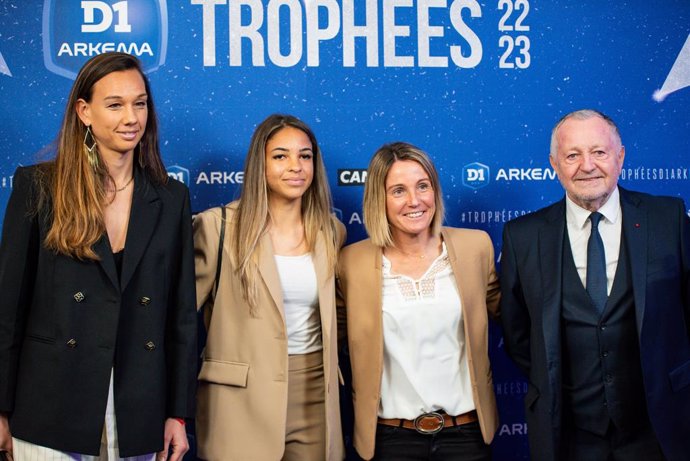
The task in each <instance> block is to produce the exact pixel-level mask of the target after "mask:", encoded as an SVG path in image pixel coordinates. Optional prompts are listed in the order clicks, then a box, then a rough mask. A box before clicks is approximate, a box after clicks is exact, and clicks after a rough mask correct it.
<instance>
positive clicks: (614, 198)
mask: <svg viewBox="0 0 690 461" xmlns="http://www.w3.org/2000/svg"><path fill="white" fill-rule="evenodd" d="M597 211H598V212H599V213H601V214H602V215H604V219H605V220H606V221H608V222H610V223H615V222H616V221H618V218H619V217H620V215H621V201H620V194H619V193H618V187H616V188H615V189H613V192H612V193H611V196H610V197H609V199H608V200H607V201H606V203H604V205H602V207H601V208H599V209H598V210H597ZM591 214H592V212H591V211H589V210H585V209H584V208H582V207H581V206H579V205H577V204H576V203H575V202H573V201H572V200H571V199H570V197H568V194H565V215H566V220H567V222H569V223H571V224H575V225H576V226H577V228H578V229H583V228H584V227H585V224H586V223H587V219H588V218H589V215H591Z"/></svg>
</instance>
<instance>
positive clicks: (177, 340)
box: [166, 188, 197, 418]
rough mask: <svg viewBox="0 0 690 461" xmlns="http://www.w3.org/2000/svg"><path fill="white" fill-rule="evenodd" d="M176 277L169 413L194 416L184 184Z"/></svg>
mask: <svg viewBox="0 0 690 461" xmlns="http://www.w3.org/2000/svg"><path fill="white" fill-rule="evenodd" d="M179 225H180V231H179V238H180V241H179V242H178V243H179V248H180V250H179V260H178V267H177V274H178V275H177V280H173V281H172V285H171V289H172V293H171V303H170V312H169V313H168V320H167V322H168V324H167V336H168V337H167V341H166V345H167V347H168V350H167V351H166V352H167V353H166V358H167V361H168V382H169V384H170V385H169V387H168V402H167V405H168V411H167V413H168V417H178V418H191V417H193V416H194V401H195V393H196V372H197V362H196V356H197V341H196V328H197V327H196V309H195V308H194V303H195V297H196V296H195V290H194V244H193V240H192V214H191V211H190V203H189V191H188V190H187V189H186V188H185V190H184V199H183V203H182V211H181V213H180V224H179Z"/></svg>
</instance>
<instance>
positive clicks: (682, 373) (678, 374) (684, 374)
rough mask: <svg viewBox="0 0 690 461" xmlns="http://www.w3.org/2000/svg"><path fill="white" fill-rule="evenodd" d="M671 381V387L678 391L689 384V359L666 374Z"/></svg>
mask: <svg viewBox="0 0 690 461" xmlns="http://www.w3.org/2000/svg"><path fill="white" fill-rule="evenodd" d="M668 377H669V380H670V381H671V389H673V391H674V392H678V391H680V390H681V389H683V388H685V387H687V386H690V361H687V362H685V363H684V364H682V365H681V366H679V367H678V368H676V369H675V370H673V371H671V373H669V374H668Z"/></svg>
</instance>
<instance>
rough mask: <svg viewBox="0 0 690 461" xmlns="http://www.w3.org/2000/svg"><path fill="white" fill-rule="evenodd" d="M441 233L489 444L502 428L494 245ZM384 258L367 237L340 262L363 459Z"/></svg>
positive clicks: (464, 233) (379, 351)
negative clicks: (494, 351) (494, 335)
mask: <svg viewBox="0 0 690 461" xmlns="http://www.w3.org/2000/svg"><path fill="white" fill-rule="evenodd" d="M441 235H442V238H443V241H444V242H445V243H446V248H447V250H448V256H449V258H450V264H451V267H452V268H453V274H454V275H455V280H456V284H457V287H458V291H459V294H460V300H461V302H462V315H463V319H464V322H463V323H464V330H465V338H466V346H467V357H468V358H469V368H470V378H471V380H472V389H473V392H472V397H473V398H474V403H475V405H476V407H477V413H478V415H479V425H480V427H481V430H482V435H483V437H484V441H485V442H486V443H487V444H488V443H490V442H491V440H492V439H493V437H494V433H495V432H496V428H497V427H498V413H497V410H496V399H495V396H494V390H493V381H492V377H491V367H490V364H489V355H488V317H489V315H491V316H492V317H494V318H496V317H498V301H499V296H500V294H499V285H498V278H497V276H496V270H495V267H494V251H493V244H492V243H491V239H490V238H489V236H488V235H487V234H486V233H485V232H483V231H477V230H469V229H455V228H450V227H444V228H443V230H442V231H441ZM381 255H382V251H381V248H380V247H376V246H374V245H373V244H372V243H371V240H369V239H367V240H363V241H361V242H358V243H355V244H352V245H349V246H347V247H345V248H344V249H343V251H342V253H341V255H340V261H339V264H338V279H339V280H338V288H339V302H338V323H339V327H340V328H341V333H340V335H341V336H342V335H343V334H347V341H348V345H349V349H350V361H351V365H352V394H353V395H352V400H353V404H354V410H355V428H354V445H355V448H356V449H357V452H358V453H359V455H360V456H361V457H362V458H364V459H371V458H372V457H373V456H374V441H375V435H376V424H377V419H378V410H379V402H380V399H381V376H382V372H383V326H382V325H383V320H382V316H383V312H382V309H381V293H382V272H381ZM345 327H346V330H347V332H346V333H345V332H344V330H345Z"/></svg>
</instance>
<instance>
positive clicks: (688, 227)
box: [679, 200, 690, 338]
mask: <svg viewBox="0 0 690 461" xmlns="http://www.w3.org/2000/svg"><path fill="white" fill-rule="evenodd" d="M680 205H681V206H680V207H679V208H680V214H681V217H680V238H681V240H680V247H681V257H682V262H683V274H682V281H683V282H682V283H683V310H684V311H685V326H686V329H687V331H688V338H690V218H689V217H688V214H687V212H686V207H685V202H683V201H682V200H681V202H680Z"/></svg>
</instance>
